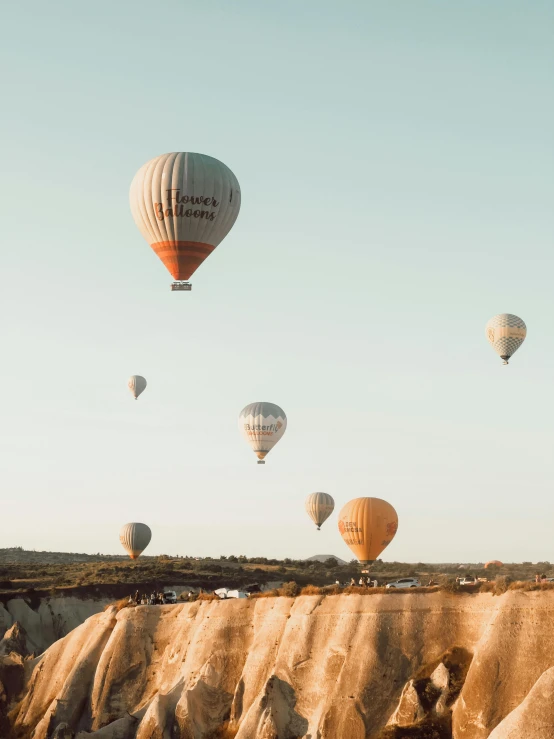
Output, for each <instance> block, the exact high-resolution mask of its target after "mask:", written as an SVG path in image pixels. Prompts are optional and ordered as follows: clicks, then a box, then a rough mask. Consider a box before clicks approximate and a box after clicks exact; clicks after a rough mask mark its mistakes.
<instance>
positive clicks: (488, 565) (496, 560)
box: [485, 559, 503, 570]
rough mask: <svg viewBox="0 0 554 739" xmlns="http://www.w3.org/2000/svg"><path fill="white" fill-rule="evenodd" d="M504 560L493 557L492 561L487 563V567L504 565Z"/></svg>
mask: <svg viewBox="0 0 554 739" xmlns="http://www.w3.org/2000/svg"><path fill="white" fill-rule="evenodd" d="M502 566H503V565H502V562H501V561H500V560H499V559H491V560H490V562H486V563H485V569H486V570H488V569H489V567H502Z"/></svg>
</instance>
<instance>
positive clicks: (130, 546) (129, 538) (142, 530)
mask: <svg viewBox="0 0 554 739" xmlns="http://www.w3.org/2000/svg"><path fill="white" fill-rule="evenodd" d="M151 538H152V532H151V531H150V528H149V527H148V526H147V525H146V524H145V523H126V524H125V526H122V527H121V531H120V532H119V541H120V542H121V544H122V545H123V548H124V549H125V550H126V551H127V552H128V554H129V557H131V559H137V557H139V556H140V555H141V554H142V552H143V551H144V550H145V549H146V547H147V546H148V545H149V544H150V539H151Z"/></svg>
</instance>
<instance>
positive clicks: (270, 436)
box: [239, 403, 287, 464]
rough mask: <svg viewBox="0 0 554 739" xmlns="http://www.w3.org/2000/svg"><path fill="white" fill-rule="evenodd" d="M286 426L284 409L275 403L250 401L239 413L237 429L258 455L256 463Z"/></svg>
mask: <svg viewBox="0 0 554 739" xmlns="http://www.w3.org/2000/svg"><path fill="white" fill-rule="evenodd" d="M286 428H287V417H286V416H285V411H284V410H283V409H282V408H279V406H278V405H275V403H250V405H247V406H246V407H245V408H243V409H242V411H241V412H240V415H239V431H240V432H241V433H242V435H243V437H244V438H245V439H246V441H247V442H248V443H249V444H250V446H251V447H252V449H253V450H254V452H255V454H256V456H257V457H258V464H265V462H264V458H265V457H266V456H267V455H268V454H269V452H270V451H271V450H272V449H273V447H274V446H275V444H277V442H278V441H279V440H280V439H281V437H282V436H283V434H284V433H285V430H286Z"/></svg>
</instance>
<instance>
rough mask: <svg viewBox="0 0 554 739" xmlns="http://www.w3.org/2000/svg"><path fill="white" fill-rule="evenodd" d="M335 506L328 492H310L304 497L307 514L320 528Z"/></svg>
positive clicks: (318, 528)
mask: <svg viewBox="0 0 554 739" xmlns="http://www.w3.org/2000/svg"><path fill="white" fill-rule="evenodd" d="M334 508H335V501H334V500H333V498H332V497H331V496H330V495H329V494H328V493H312V494H311V495H308V497H307V498H306V511H307V513H308V516H309V517H310V518H311V519H312V521H313V522H314V523H315V525H316V526H317V530H318V531H319V530H320V529H321V526H322V524H323V523H324V522H325V521H326V520H327V519H328V518H329V516H330V515H331V513H332V512H333V510H334Z"/></svg>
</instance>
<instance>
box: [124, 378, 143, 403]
mask: <svg viewBox="0 0 554 739" xmlns="http://www.w3.org/2000/svg"><path fill="white" fill-rule="evenodd" d="M127 385H128V386H129V390H130V391H131V392H132V393H133V398H134V399H135V400H136V399H137V398H138V396H139V395H140V394H141V393H143V392H144V390H145V389H146V380H145V379H144V377H141V376H140V375H131V377H129V382H128V383H127Z"/></svg>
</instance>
